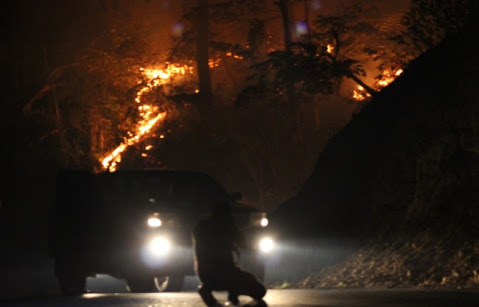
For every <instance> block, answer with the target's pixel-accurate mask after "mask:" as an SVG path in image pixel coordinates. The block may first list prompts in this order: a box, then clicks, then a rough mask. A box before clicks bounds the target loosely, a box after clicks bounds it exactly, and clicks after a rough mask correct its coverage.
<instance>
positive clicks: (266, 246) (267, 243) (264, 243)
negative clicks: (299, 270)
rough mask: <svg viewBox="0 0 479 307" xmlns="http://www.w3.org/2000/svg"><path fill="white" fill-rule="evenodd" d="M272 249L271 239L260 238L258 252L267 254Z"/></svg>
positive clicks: (272, 242)
mask: <svg viewBox="0 0 479 307" xmlns="http://www.w3.org/2000/svg"><path fill="white" fill-rule="evenodd" d="M273 248H274V241H273V240H272V239H271V238H268V237H266V238H262V239H261V240H260V241H259V249H260V251H262V252H264V253H269V252H271V251H272V250H273Z"/></svg>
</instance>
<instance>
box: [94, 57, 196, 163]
mask: <svg viewBox="0 0 479 307" xmlns="http://www.w3.org/2000/svg"><path fill="white" fill-rule="evenodd" d="M140 72H141V73H142V76H143V78H144V79H145V80H144V82H141V83H145V85H144V86H143V87H141V88H140V89H139V90H138V91H137V92H136V97H135V102H136V103H137V104H141V103H142V98H143V96H144V95H145V94H147V93H149V92H151V91H152V90H153V89H155V88H157V87H159V86H161V85H163V84H165V83H166V81H168V82H171V81H172V79H173V77H175V76H177V75H180V76H181V75H185V74H187V73H189V74H191V73H193V67H192V66H188V65H179V64H171V63H166V67H165V68H164V69H156V68H143V67H142V68H140ZM138 114H139V117H140V120H139V121H138V124H137V126H136V128H135V131H134V132H128V136H127V137H126V138H125V139H124V141H123V142H122V143H121V144H120V145H118V146H117V147H116V148H115V149H114V150H113V151H112V152H111V153H110V154H108V155H107V156H105V157H103V158H101V159H100V162H101V164H102V167H103V169H104V170H108V171H109V172H114V171H116V168H117V166H118V163H120V162H121V154H122V153H123V152H124V151H125V150H126V149H127V148H128V147H129V146H131V145H134V144H137V143H138V142H140V141H141V140H142V138H143V137H144V136H145V135H146V134H148V133H149V132H150V131H151V130H152V129H153V128H154V127H155V126H156V125H158V124H159V123H161V122H163V121H164V120H165V118H166V112H164V111H163V112H162V111H161V110H160V108H159V107H158V106H154V105H152V104H147V103H143V104H141V105H139V106H138ZM147 147H148V149H147V150H151V148H152V146H151V145H148V146H147Z"/></svg>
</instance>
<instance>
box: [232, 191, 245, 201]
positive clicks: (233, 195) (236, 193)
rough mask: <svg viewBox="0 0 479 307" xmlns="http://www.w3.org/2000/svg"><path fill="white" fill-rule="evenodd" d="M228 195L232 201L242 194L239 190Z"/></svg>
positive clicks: (240, 197) (241, 197)
mask: <svg viewBox="0 0 479 307" xmlns="http://www.w3.org/2000/svg"><path fill="white" fill-rule="evenodd" d="M230 197H231V200H232V201H238V200H242V199H243V195H242V194H241V193H239V192H235V193H231V195H230Z"/></svg>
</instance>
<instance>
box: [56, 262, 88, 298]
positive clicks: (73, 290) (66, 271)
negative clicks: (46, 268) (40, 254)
mask: <svg viewBox="0 0 479 307" xmlns="http://www.w3.org/2000/svg"><path fill="white" fill-rule="evenodd" d="M55 275H56V276H57V280H58V284H59V286H60V289H61V291H62V293H63V295H68V296H78V295H82V294H83V293H85V292H86V274H85V273H83V272H82V270H81V269H80V268H78V267H75V262H74V261H72V263H67V261H64V260H61V259H59V260H55Z"/></svg>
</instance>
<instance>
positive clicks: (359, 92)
mask: <svg viewBox="0 0 479 307" xmlns="http://www.w3.org/2000/svg"><path fill="white" fill-rule="evenodd" d="M328 47H329V45H328ZM402 73H403V70H402V69H401V68H399V69H397V70H394V71H392V70H388V69H386V70H384V71H383V73H382V74H381V77H380V78H379V80H378V81H376V83H375V85H376V87H377V88H379V89H381V88H383V87H386V86H388V85H389V84H391V83H392V82H393V81H394V80H395V79H396V78H397V77H398V76H400V75H401V74H402ZM369 97H371V95H370V94H369V93H368V92H367V91H366V90H365V89H364V87H362V86H361V85H358V86H357V88H356V89H355V90H353V99H354V100H356V101H363V100H365V99H367V98H369Z"/></svg>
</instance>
